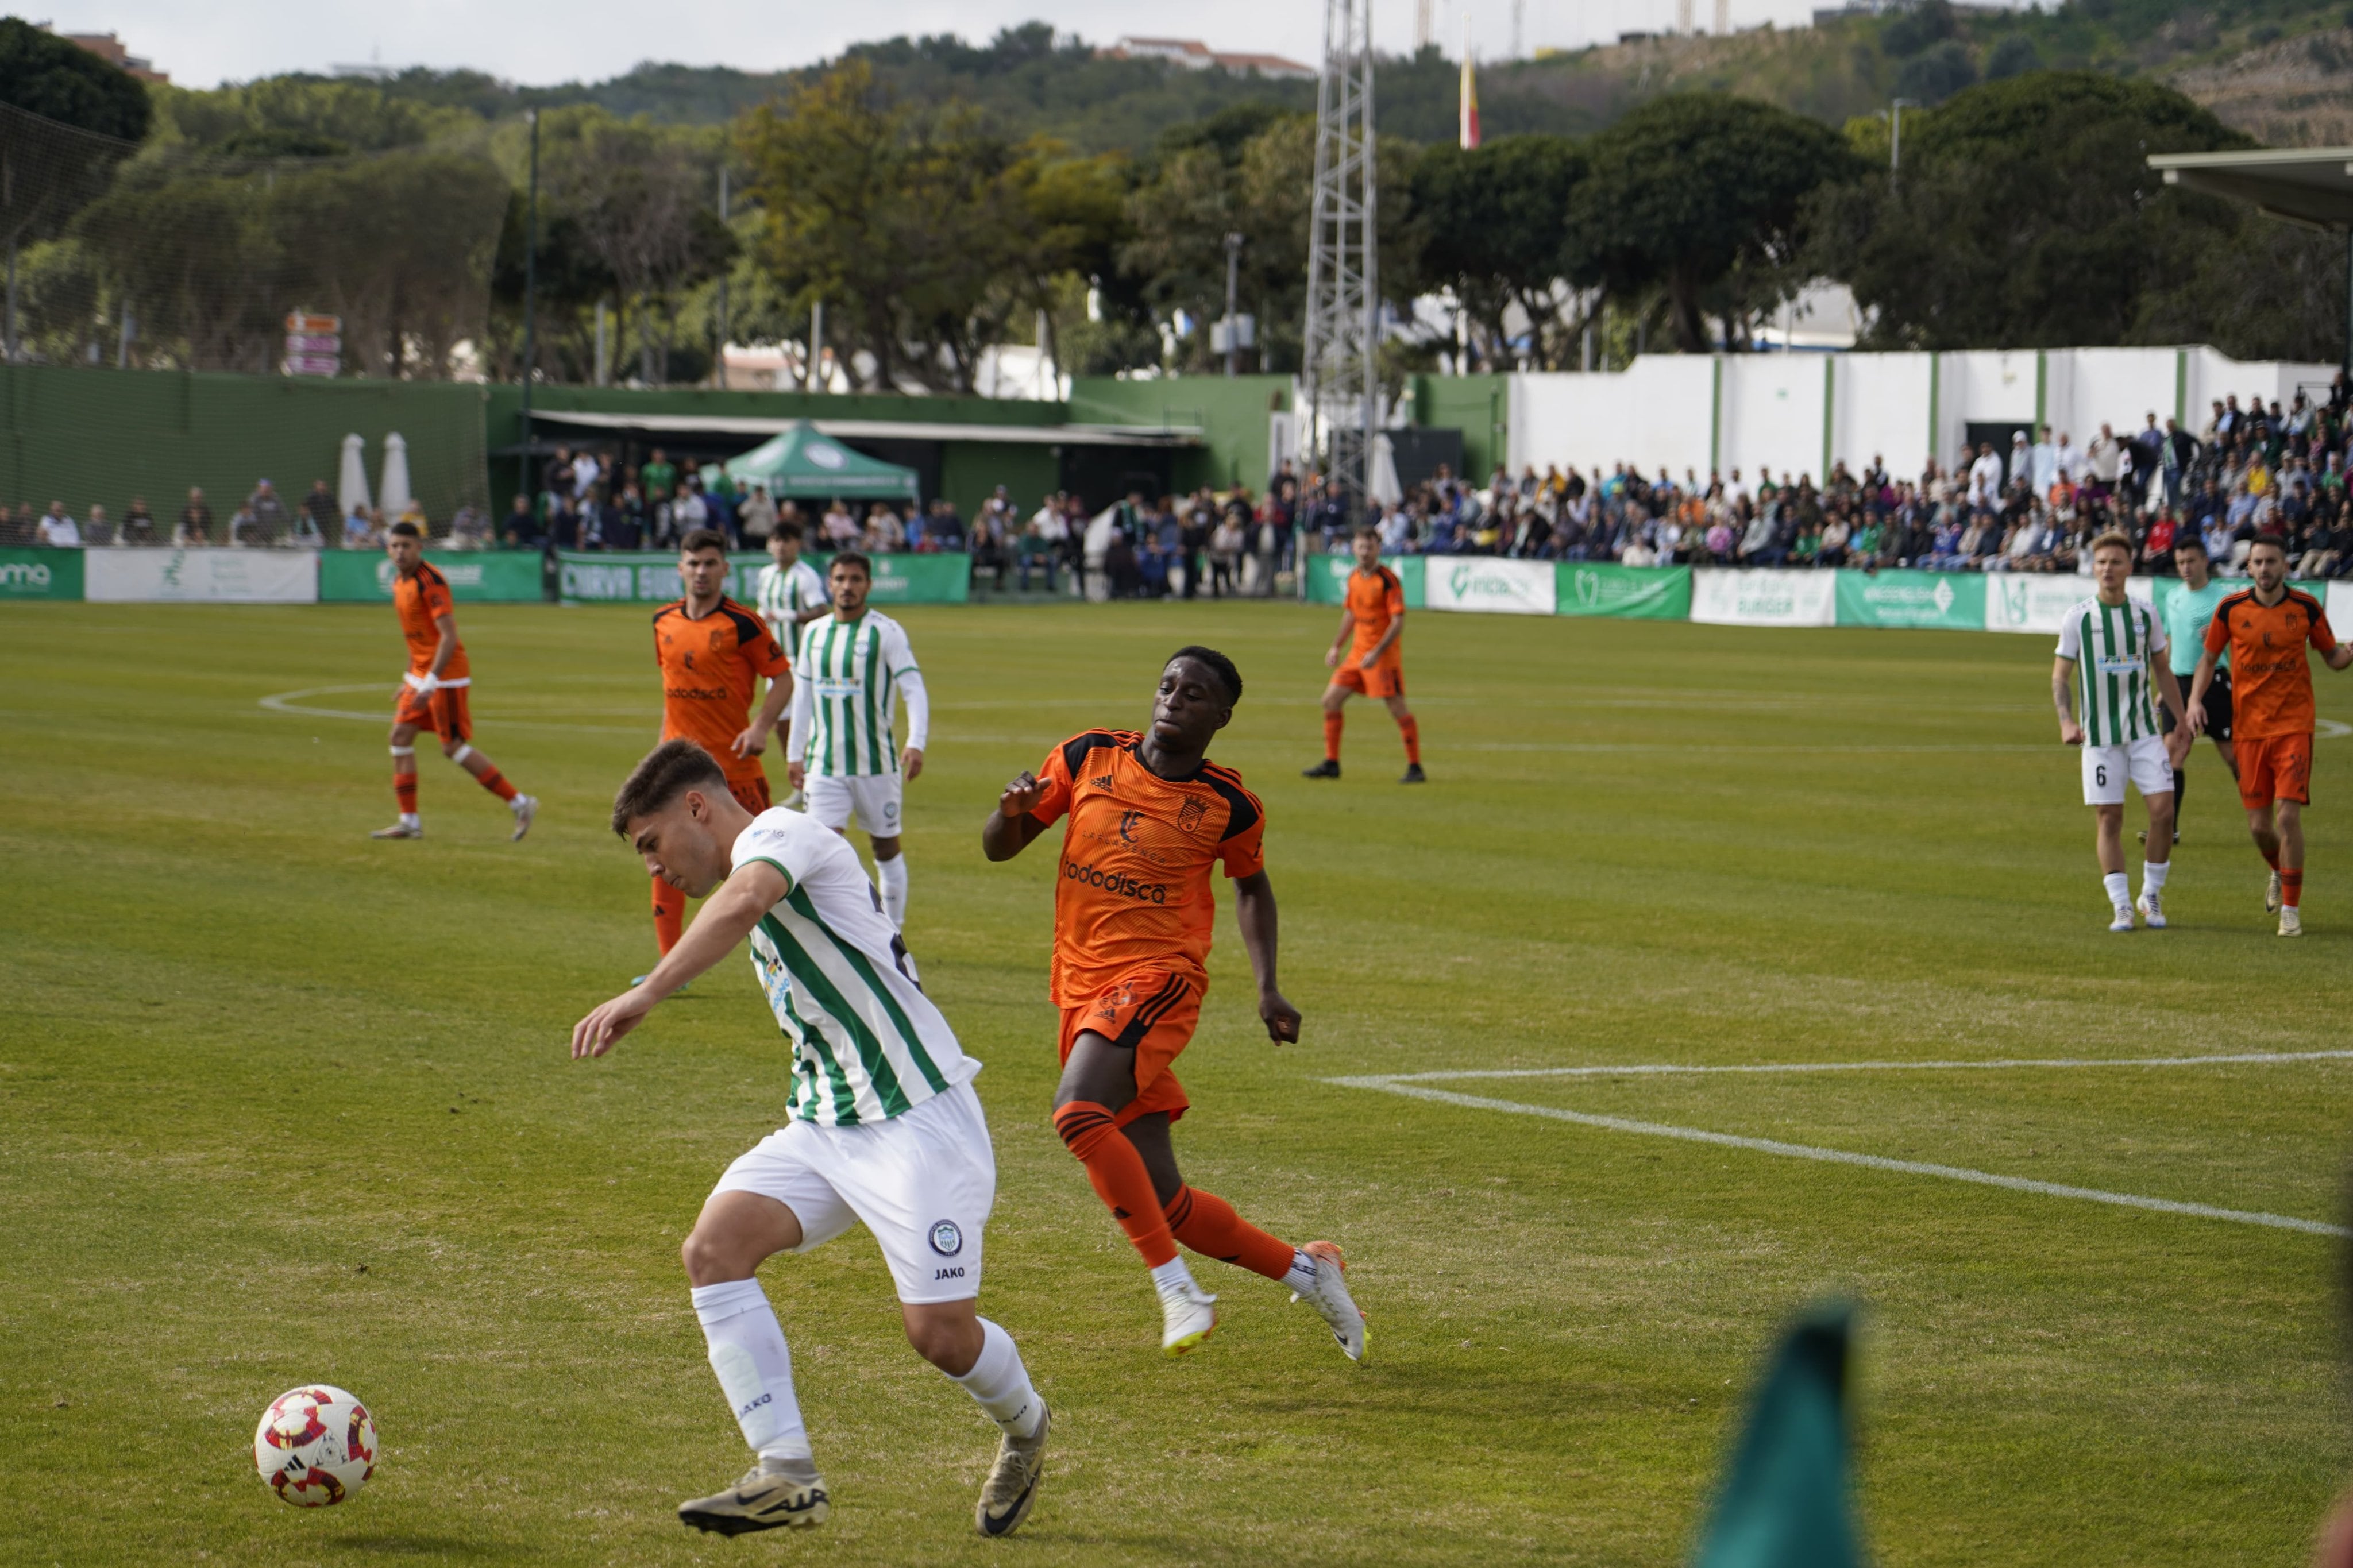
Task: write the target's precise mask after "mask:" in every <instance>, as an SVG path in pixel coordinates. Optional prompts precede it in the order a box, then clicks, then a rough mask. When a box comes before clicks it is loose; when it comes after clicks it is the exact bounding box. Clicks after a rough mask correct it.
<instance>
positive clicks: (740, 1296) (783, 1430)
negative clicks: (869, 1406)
mask: <svg viewBox="0 0 2353 1568" xmlns="http://www.w3.org/2000/svg"><path fill="white" fill-rule="evenodd" d="M692 1294H693V1297H694V1315H695V1316H696V1317H698V1318H700V1319H702V1337H703V1339H704V1340H705V1341H707V1342H709V1344H710V1346H711V1370H712V1371H713V1372H715V1373H718V1374H719V1387H720V1390H721V1392H723V1394H726V1395H727V1404H728V1406H729V1408H731V1409H733V1411H734V1412H735V1424H736V1425H737V1426H741V1427H743V1428H744V1441H745V1442H746V1443H749V1444H751V1445H752V1447H753V1448H754V1451H756V1452H757V1453H758V1454H759V1456H760V1458H763V1459H772V1458H773V1459H806V1458H809V1457H810V1454H809V1440H808V1428H807V1427H806V1426H802V1425H801V1406H800V1401H798V1400H797V1399H795V1398H794V1397H793V1354H792V1352H790V1351H788V1350H786V1348H785V1331H784V1330H782V1329H780V1328H778V1327H777V1326H776V1312H775V1311H774V1310H772V1309H771V1308H770V1307H769V1306H768V1297H767V1293H766V1292H765V1291H764V1290H762V1289H760V1282H759V1281H758V1280H757V1279H731V1280H729V1281H727V1282H726V1283H725V1284H723V1285H698V1286H696V1287H695V1288H694V1290H693V1292H692Z"/></svg>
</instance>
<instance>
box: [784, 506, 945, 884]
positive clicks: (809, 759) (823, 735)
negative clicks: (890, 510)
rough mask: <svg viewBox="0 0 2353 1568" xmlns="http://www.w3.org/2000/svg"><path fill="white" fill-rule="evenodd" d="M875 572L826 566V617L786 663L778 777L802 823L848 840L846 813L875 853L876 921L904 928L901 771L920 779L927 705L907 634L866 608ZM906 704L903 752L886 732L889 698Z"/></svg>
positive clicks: (808, 630)
mask: <svg viewBox="0 0 2353 1568" xmlns="http://www.w3.org/2000/svg"><path fill="white" fill-rule="evenodd" d="M873 585H874V567H873V563H871V562H870V561H868V560H867V558H866V557H865V556H864V555H861V554H860V553H859V552H857V551H855V550H845V551H843V552H841V553H840V554H839V555H837V556H835V557H834V558H833V563H832V564H831V565H830V566H829V567H828V569H827V571H826V586H827V587H828V589H829V590H831V593H832V595H833V614H832V615H831V616H828V617H827V618H825V619H823V620H816V621H811V622H810V623H809V624H808V625H807V626H803V627H802V628H801V643H800V652H799V655H798V657H797V658H795V659H794V660H793V672H794V674H795V675H796V676H797V677H798V679H796V680H795V681H794V682H793V727H792V733H791V738H790V740H789V741H788V742H787V743H786V755H787V757H788V758H789V760H788V761H787V762H786V764H785V772H786V774H787V776H789V777H790V778H791V780H792V784H793V787H794V788H795V789H797V790H807V792H808V814H809V815H810V816H814V817H816V818H817V819H818V821H819V822H822V823H824V824H825V825H826V826H828V827H830V828H832V829H833V830H834V831H835V832H836V833H839V834H842V835H843V836H845V837H847V836H848V834H849V818H850V814H851V813H852V812H853V811H854V812H855V813H856V814H857V816H858V826H860V827H862V828H864V829H865V830H866V837H867V838H868V839H869V840H870V841H871V843H872V844H873V846H874V880H875V882H876V883H877V884H878V885H879V886H880V887H881V889H882V912H883V913H885V914H887V915H889V916H890V917H891V923H892V925H894V926H900V927H902V928H903V927H904V926H905V925H906V923H907V858H906V857H905V856H904V855H903V854H902V853H901V852H900V839H899V831H900V797H901V795H902V794H903V793H904V792H903V790H902V786H901V784H900V779H901V776H902V770H903V771H904V776H905V777H906V778H908V779H914V778H916V777H918V776H920V775H921V774H922V773H923V744H924V742H925V739H926V738H927V737H928V736H929V735H930V733H931V728H932V703H931V699H930V697H929V696H928V695H926V694H925V692H924V690H923V671H922V670H920V669H918V668H915V655H914V651H913V649H912V648H910V647H908V646H907V633H906V630H905V628H903V627H902V626H900V625H899V623H898V622H896V621H894V620H892V618H891V617H890V616H886V615H884V614H882V612H881V611H880V610H870V609H868V608H867V607H866V595H867V592H868V591H869V590H870V589H871V588H872V587H873ZM894 689H895V690H896V691H897V692H898V693H899V694H900V695H901V696H902V697H904V698H905V699H906V700H907V745H906V748H905V750H903V751H902V750H901V749H900V747H899V743H898V741H897V740H896V739H895V738H894V733H893V731H892V726H891V694H892V691H893V690H894Z"/></svg>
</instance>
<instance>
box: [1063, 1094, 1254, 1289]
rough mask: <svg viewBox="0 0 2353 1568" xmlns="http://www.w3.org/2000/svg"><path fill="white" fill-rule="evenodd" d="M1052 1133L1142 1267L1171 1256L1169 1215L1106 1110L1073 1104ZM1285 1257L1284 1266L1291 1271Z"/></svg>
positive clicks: (1156, 1265) (1078, 1102) (1138, 1158)
mask: <svg viewBox="0 0 2353 1568" xmlns="http://www.w3.org/2000/svg"><path fill="white" fill-rule="evenodd" d="M1054 1131H1057V1132H1060V1134H1061V1135H1062V1142H1065V1143H1067V1144H1069V1145H1070V1148H1071V1153H1073V1154H1076V1155H1077V1156H1078V1157H1079V1161H1080V1163H1082V1164H1083V1165H1085V1166H1086V1168H1087V1180H1088V1181H1090V1182H1092V1183H1093V1184H1094V1189H1095V1196H1097V1197H1099V1198H1101V1199H1103V1206H1104V1207H1105V1208H1107V1209H1109V1210H1111V1217H1112V1218H1113V1219H1115V1220H1117V1221H1119V1228H1120V1229H1122V1230H1124V1231H1125V1232H1127V1239H1128V1240H1129V1241H1130V1242H1132V1243H1134V1247H1135V1250H1136V1252H1137V1253H1138V1254H1139V1255H1141V1256H1142V1258H1144V1262H1145V1267H1146V1268H1159V1267H1160V1266H1161V1265H1162V1264H1164V1263H1166V1262H1168V1261H1169V1260H1170V1259H1171V1258H1175V1257H1176V1238H1175V1237H1172V1236H1170V1235H1169V1234H1168V1216H1167V1215H1165V1214H1163V1213H1161V1212H1160V1200H1159V1199H1158V1198H1157V1197H1155V1195H1154V1194H1153V1191H1152V1173H1151V1172H1149V1171H1147V1170H1145V1168H1144V1156H1143V1155H1141V1154H1139V1153H1137V1152H1135V1145H1134V1144H1133V1143H1131V1142H1128V1141H1127V1137H1126V1135H1125V1134H1124V1133H1123V1132H1121V1131H1120V1130H1119V1129H1118V1127H1116V1126H1115V1125H1113V1121H1112V1119H1111V1111H1110V1110H1109V1109H1108V1108H1106V1107H1104V1106H1101V1105H1097V1104H1096V1103H1095V1102H1094V1101H1093V1100H1072V1101H1071V1103H1070V1104H1068V1105H1066V1106H1064V1107H1062V1109H1060V1110H1057V1111H1056V1112H1054ZM1290 1262H1291V1260H1290V1259H1289V1258H1284V1259H1283V1264H1284V1266H1285V1267H1286V1268H1288V1267H1289V1266H1290Z"/></svg>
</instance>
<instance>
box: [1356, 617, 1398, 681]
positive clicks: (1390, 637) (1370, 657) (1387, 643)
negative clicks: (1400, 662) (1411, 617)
mask: <svg viewBox="0 0 2353 1568" xmlns="http://www.w3.org/2000/svg"><path fill="white" fill-rule="evenodd" d="M1404 630H1405V612H1404V611H1403V610H1399V611H1398V613H1397V614H1396V615H1394V616H1390V617H1389V629H1388V630H1387V631H1385V632H1383V633H1382V634H1381V640H1380V641H1378V642H1377V643H1375V644H1374V645H1373V651H1372V652H1370V653H1368V654H1366V656H1365V668H1367V669H1370V668H1372V667H1373V663H1374V661H1375V660H1377V659H1378V658H1380V657H1381V655H1383V654H1385V653H1387V652H1388V651H1389V649H1390V648H1391V647H1394V646H1395V645H1396V643H1397V640H1398V633H1399V632H1402V631H1404Z"/></svg>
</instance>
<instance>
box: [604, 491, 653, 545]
mask: <svg viewBox="0 0 2353 1568" xmlns="http://www.w3.org/2000/svg"><path fill="white" fill-rule="evenodd" d="M652 521H653V520H652V518H651V516H650V515H649V513H648V512H647V510H646V497H645V492H644V491H643V490H641V489H638V481H637V480H635V479H628V480H625V481H623V483H622V485H621V493H620V495H619V496H618V497H617V499H616V500H614V502H613V509H612V512H611V514H610V515H609V516H607V518H606V520H605V543H606V547H607V549H611V550H642V549H643V548H645V544H646V540H647V531H648V529H649V527H650V525H651V523H652Z"/></svg>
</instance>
